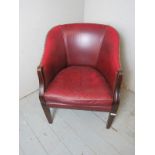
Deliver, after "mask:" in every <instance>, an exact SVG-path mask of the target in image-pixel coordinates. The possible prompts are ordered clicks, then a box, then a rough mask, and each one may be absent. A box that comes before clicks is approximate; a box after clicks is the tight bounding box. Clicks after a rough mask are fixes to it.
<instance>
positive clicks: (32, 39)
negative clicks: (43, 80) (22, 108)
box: [19, 0, 84, 98]
mask: <svg viewBox="0 0 155 155" xmlns="http://www.w3.org/2000/svg"><path fill="white" fill-rule="evenodd" d="M83 7H84V1H83V0H20V48H19V51H20V54H19V55H20V62H19V63H20V81H19V82H20V98H21V97H23V96H25V95H27V94H29V93H31V92H33V91H34V90H36V89H38V79H37V72H36V69H37V66H38V65H39V62H40V59H41V55H42V52H43V47H44V41H45V36H46V33H47V31H48V30H49V29H50V28H51V27H52V26H54V25H57V24H63V23H70V22H81V21H82V20H83V10H84V9H83Z"/></svg>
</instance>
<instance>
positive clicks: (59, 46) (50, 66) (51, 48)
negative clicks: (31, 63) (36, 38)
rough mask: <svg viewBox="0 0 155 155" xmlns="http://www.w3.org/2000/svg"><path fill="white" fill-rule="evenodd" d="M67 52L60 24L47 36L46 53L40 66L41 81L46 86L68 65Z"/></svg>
mask: <svg viewBox="0 0 155 155" xmlns="http://www.w3.org/2000/svg"><path fill="white" fill-rule="evenodd" d="M66 64H67V63H66V52H65V46H64V41H63V37H62V33H61V28H60V26H57V27H54V28H53V29H51V30H50V31H49V32H48V34H47V37H46V41H45V47H44V53H43V56H42V59H41V63H40V65H39V67H38V76H39V81H40V80H41V81H43V82H41V84H42V85H44V88H42V87H41V89H42V90H44V91H45V89H46V88H47V87H48V84H49V83H50V81H51V80H52V79H53V78H54V77H55V75H56V74H57V73H58V72H59V71H60V70H61V69H63V68H64V67H66Z"/></svg>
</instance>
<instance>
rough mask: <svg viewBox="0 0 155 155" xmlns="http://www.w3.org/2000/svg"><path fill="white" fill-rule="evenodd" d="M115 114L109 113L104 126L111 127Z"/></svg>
mask: <svg viewBox="0 0 155 155" xmlns="http://www.w3.org/2000/svg"><path fill="white" fill-rule="evenodd" d="M115 116H116V114H115V113H111V112H110V113H109V117H108V120H107V124H106V128H107V129H109V128H110V127H111V124H112V122H113V120H114V118H115Z"/></svg>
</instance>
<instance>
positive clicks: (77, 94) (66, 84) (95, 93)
mask: <svg viewBox="0 0 155 155" xmlns="http://www.w3.org/2000/svg"><path fill="white" fill-rule="evenodd" d="M44 98H45V100H46V102H47V103H48V104H50V103H51V104H52V103H55V104H56V103H57V104H59V103H64V104H71V105H78V106H82V105H84V106H102V105H103V106H111V105H112V100H113V98H112V91H111V89H110V87H109V85H108V83H107V82H106V80H105V79H104V77H103V76H102V75H101V74H100V73H99V72H98V71H97V70H96V69H94V68H92V67H86V66H71V67H67V68H65V69H63V70H61V71H60V72H59V73H58V74H57V75H56V77H55V78H54V79H53V80H52V82H51V83H50V84H49V85H48V88H47V89H46V91H45V93H44Z"/></svg>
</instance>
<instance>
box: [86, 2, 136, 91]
mask: <svg viewBox="0 0 155 155" xmlns="http://www.w3.org/2000/svg"><path fill="white" fill-rule="evenodd" d="M84 21H85V22H95V23H96V22H98V23H103V24H104V23H105V24H109V25H112V26H114V27H115V28H116V29H117V30H118V31H119V33H120V37H121V58H122V68H123V71H124V73H125V78H124V82H125V85H126V87H127V88H128V89H131V90H133V91H134V86H135V84H134V81H135V78H134V77H135V47H134V42H135V41H134V0H85V7H84Z"/></svg>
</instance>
